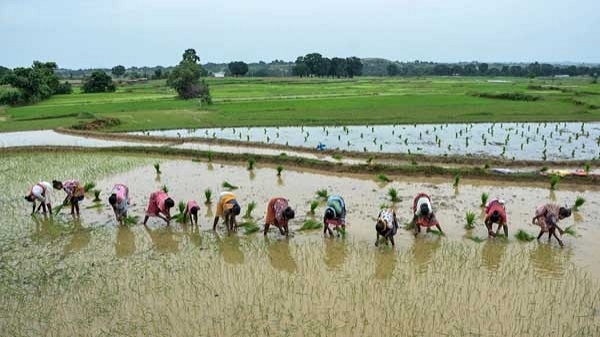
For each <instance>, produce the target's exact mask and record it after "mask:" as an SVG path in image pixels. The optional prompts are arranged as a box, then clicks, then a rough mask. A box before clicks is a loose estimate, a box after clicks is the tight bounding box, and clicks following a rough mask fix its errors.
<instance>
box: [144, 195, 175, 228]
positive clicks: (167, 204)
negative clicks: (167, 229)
mask: <svg viewBox="0 0 600 337" xmlns="http://www.w3.org/2000/svg"><path fill="white" fill-rule="evenodd" d="M173 206H175V201H173V199H171V197H169V195H168V194H167V193H165V192H163V191H156V192H152V194H150V200H149V201H148V208H147V209H146V216H145V217H144V225H146V223H147V222H148V218H149V217H157V218H161V219H163V220H164V221H165V222H166V223H167V226H169V225H170V224H171V207H173Z"/></svg>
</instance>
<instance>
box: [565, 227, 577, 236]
mask: <svg viewBox="0 0 600 337" xmlns="http://www.w3.org/2000/svg"><path fill="white" fill-rule="evenodd" d="M564 234H567V235H570V236H577V231H575V228H574V226H569V227H567V228H565V230H564Z"/></svg>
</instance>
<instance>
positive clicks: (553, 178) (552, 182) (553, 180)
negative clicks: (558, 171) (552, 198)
mask: <svg viewBox="0 0 600 337" xmlns="http://www.w3.org/2000/svg"><path fill="white" fill-rule="evenodd" d="M559 182H560V176H558V175H552V176H550V189H551V190H553V191H554V190H556V187H557V185H558V183H559Z"/></svg>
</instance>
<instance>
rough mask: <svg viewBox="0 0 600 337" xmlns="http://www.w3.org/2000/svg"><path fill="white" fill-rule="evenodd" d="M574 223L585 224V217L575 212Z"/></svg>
mask: <svg viewBox="0 0 600 337" xmlns="http://www.w3.org/2000/svg"><path fill="white" fill-rule="evenodd" d="M573 222H575V223H580V222H583V215H581V213H579V212H577V211H575V212H573Z"/></svg>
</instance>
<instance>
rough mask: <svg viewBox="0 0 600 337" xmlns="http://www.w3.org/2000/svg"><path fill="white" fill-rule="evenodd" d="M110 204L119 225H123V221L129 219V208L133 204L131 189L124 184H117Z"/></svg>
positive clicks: (112, 192) (109, 198) (109, 201)
mask: <svg viewBox="0 0 600 337" xmlns="http://www.w3.org/2000/svg"><path fill="white" fill-rule="evenodd" d="M108 203H109V204H110V206H111V207H112V209H113V212H114V213H115V217H116V218H117V221H118V222H119V224H121V225H122V224H123V220H124V219H125V218H126V217H127V208H128V207H129V205H130V204H131V200H130V199H129V188H128V187H127V186H125V185H123V184H115V186H113V189H112V191H111V193H110V197H108Z"/></svg>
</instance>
